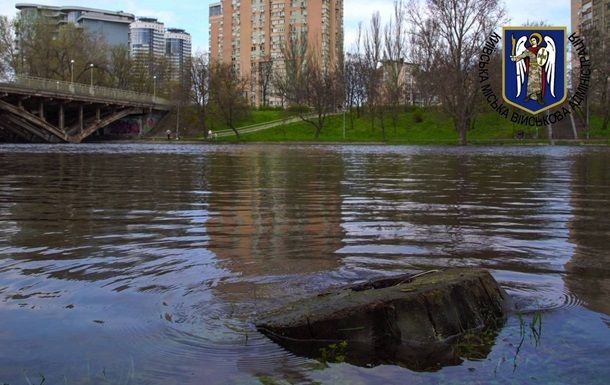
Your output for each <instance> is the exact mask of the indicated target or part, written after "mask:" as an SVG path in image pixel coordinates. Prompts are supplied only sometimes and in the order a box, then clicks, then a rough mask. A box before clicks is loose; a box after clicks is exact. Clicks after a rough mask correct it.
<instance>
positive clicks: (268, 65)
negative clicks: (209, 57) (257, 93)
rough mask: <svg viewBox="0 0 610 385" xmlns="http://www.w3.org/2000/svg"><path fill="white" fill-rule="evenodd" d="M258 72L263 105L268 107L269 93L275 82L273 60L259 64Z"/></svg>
mask: <svg viewBox="0 0 610 385" xmlns="http://www.w3.org/2000/svg"><path fill="white" fill-rule="evenodd" d="M258 71H259V73H258V79H259V81H258V82H259V87H260V90H261V99H262V100H261V104H262V105H263V106H268V105H269V93H270V91H271V84H272V82H273V61H271V58H267V60H264V61H261V62H260V63H258Z"/></svg>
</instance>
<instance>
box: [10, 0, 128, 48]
mask: <svg viewBox="0 0 610 385" xmlns="http://www.w3.org/2000/svg"><path fill="white" fill-rule="evenodd" d="M15 8H17V9H18V10H19V11H20V12H21V17H22V20H34V19H36V18H40V17H43V18H45V19H47V20H49V21H51V22H53V23H55V24H56V25H57V27H59V26H60V25H63V24H67V23H72V24H74V25H75V26H77V27H79V28H83V29H84V30H85V31H87V32H89V33H91V34H94V35H98V36H100V37H101V38H102V39H103V40H104V41H105V42H106V43H108V44H109V45H111V46H116V45H125V46H127V45H128V44H129V24H131V23H132V22H133V21H134V20H135V17H134V15H132V14H131V13H126V12H122V11H116V12H115V11H106V10H102V9H95V8H85V7H75V6H61V7H56V6H49V5H41V4H29V3H18V4H16V5H15Z"/></svg>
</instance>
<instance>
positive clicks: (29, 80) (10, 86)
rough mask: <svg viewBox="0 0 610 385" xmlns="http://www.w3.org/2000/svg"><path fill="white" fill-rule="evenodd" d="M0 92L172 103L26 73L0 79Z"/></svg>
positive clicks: (163, 106) (157, 106)
mask: <svg viewBox="0 0 610 385" xmlns="http://www.w3.org/2000/svg"><path fill="white" fill-rule="evenodd" d="M0 92H5V93H6V92H9V93H18V94H22V95H32V96H40V97H49V98H53V97H54V98H61V99H69V100H78V101H84V102H92V103H110V104H125V105H129V106H133V107H154V108H155V109H161V110H169V109H170V107H171V105H172V103H171V102H170V101H168V100H166V99H163V98H160V97H157V96H153V95H150V94H144V93H140V92H134V91H126V90H121V89H116V88H108V87H100V86H93V87H92V86H89V85H86V84H81V83H70V82H65V81H60V80H52V79H42V78H35V77H29V76H17V77H15V79H13V80H10V81H4V82H0Z"/></svg>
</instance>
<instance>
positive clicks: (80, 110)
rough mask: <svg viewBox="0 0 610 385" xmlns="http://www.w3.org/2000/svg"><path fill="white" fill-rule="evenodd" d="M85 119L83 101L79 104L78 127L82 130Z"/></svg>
mask: <svg viewBox="0 0 610 385" xmlns="http://www.w3.org/2000/svg"><path fill="white" fill-rule="evenodd" d="M83 121H84V113H83V104H82V103H81V104H80V105H79V106H78V128H79V129H80V132H81V133H82V132H83Z"/></svg>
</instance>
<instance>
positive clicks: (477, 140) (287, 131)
mask: <svg viewBox="0 0 610 385" xmlns="http://www.w3.org/2000/svg"><path fill="white" fill-rule="evenodd" d="M257 112H259V111H257ZM262 112H272V113H275V115H274V114H268V115H266V116H267V119H268V120H275V119H273V118H276V119H280V118H281V117H282V116H281V112H280V111H262ZM417 115H419V116H421V117H422V118H423V119H421V121H418V120H417V119H416V116H417ZM353 116H354V122H353V127H352V123H351V119H350V116H349V113H348V114H346V117H345V127H346V129H345V139H344V138H343V115H342V114H339V115H332V116H329V117H328V118H327V120H326V123H325V126H324V129H323V130H322V133H321V134H320V137H319V138H318V139H315V137H314V133H315V130H314V127H313V126H312V125H310V124H309V123H306V122H302V121H299V122H295V123H290V124H286V125H282V126H277V127H274V128H271V129H267V130H263V131H259V132H254V133H249V134H242V135H241V136H240V139H239V141H240V142H347V143H388V144H457V143H458V134H457V132H456V131H455V129H454V128H453V122H452V121H451V119H450V118H449V117H448V116H446V115H445V114H443V113H441V112H439V111H436V110H415V111H413V110H412V111H409V112H402V113H400V115H399V118H398V121H397V125H396V128H394V125H393V124H392V120H391V118H390V116H389V115H387V114H386V116H385V120H384V122H385V137H384V134H383V132H382V129H381V125H380V122H379V120H378V119H376V121H375V128H372V126H371V119H370V116H369V115H366V114H364V115H362V116H361V117H360V118H357V117H356V113H355V112H354V113H353ZM258 122H260V121H257V123H258ZM601 122H602V120H601V118H599V117H595V118H594V119H592V120H591V126H592V130H591V132H590V134H591V139H597V140H600V141H603V142H607V141H608V140H610V129H609V130H606V131H603V130H601V129H600V127H601ZM250 124H255V123H250ZM519 131H523V132H524V133H525V138H526V139H525V140H517V139H515V137H516V134H517V132H519ZM218 141H220V142H229V143H231V142H237V138H236V137H224V138H219V139H218ZM468 142H469V143H471V144H500V143H502V144H504V143H506V144H519V143H528V144H536V143H547V142H548V141H547V139H546V136H545V133H544V128H538V130H537V129H536V127H526V126H522V125H518V124H513V123H511V122H510V121H508V120H506V119H504V118H502V117H501V116H499V115H498V114H496V113H495V112H484V113H481V114H479V115H477V119H476V121H475V124H474V128H473V129H471V130H470V131H469V132H468Z"/></svg>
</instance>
